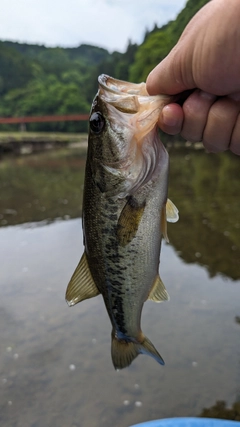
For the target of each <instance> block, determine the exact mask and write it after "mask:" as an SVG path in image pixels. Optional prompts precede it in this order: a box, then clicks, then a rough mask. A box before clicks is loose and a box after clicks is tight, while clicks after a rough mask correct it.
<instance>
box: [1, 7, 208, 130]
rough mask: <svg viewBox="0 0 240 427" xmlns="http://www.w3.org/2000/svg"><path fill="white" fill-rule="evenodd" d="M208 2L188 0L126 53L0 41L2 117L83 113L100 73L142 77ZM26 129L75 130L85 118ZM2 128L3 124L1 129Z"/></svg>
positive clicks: (85, 110)
mask: <svg viewBox="0 0 240 427" xmlns="http://www.w3.org/2000/svg"><path fill="white" fill-rule="evenodd" d="M207 2H208V0H188V2H187V4H186V7H185V8H184V9H183V10H182V11H181V12H180V14H179V15H178V16H177V18H176V20H175V21H171V22H169V23H168V24H166V25H164V26H163V27H162V28H158V27H157V26H156V25H155V27H154V29H153V30H152V31H150V32H148V31H147V32H146V34H145V37H144V41H143V43H142V44H141V45H140V46H138V45H136V44H132V43H131V41H129V44H128V47H127V49H126V52H125V53H119V52H113V53H112V54H110V53H109V52H108V51H107V50H105V49H102V48H99V47H97V46H90V45H80V46H79V47H76V48H46V47H45V46H38V45H28V44H20V43H14V42H9V41H4V42H3V41H2V42H1V41H0V116H2V117H8V116H31V115H32V116H33V115H44V114H71V113H87V112H88V111H89V109H90V106H91V102H92V99H93V96H94V94H95V92H96V90H97V76H98V75H99V74H101V73H106V74H109V75H112V76H114V77H116V78H119V79H123V80H130V81H135V82H139V81H144V80H145V79H146V76H147V75H148V73H149V71H150V70H151V69H152V68H153V67H154V66H155V65H156V64H157V63H158V62H159V61H160V60H162V59H163V58H164V57H165V56H166V55H167V53H168V52H169V50H170V49H171V48H172V47H173V46H174V44H175V43H176V41H177V40H178V38H179V36H180V35H181V33H182V31H183V29H184V27H185V26H186V24H187V23H188V21H189V20H190V19H191V17H192V16H193V15H194V14H195V13H196V12H197V10H199V9H200V7H202V6H203V5H204V4H205V3H207ZM156 12H157V11H156ZM28 128H29V129H32V130H55V131H61V130H62V131H75V132H76V131H81V130H86V123H84V122H80V123H76V122H75V123H71V122H69V123H61V122H59V123H41V124H31V125H29V126H28ZM4 129H7V127H6V126H5V127H3V126H2V127H1V128H0V130H4ZM8 129H13V128H12V127H11V128H10V127H8Z"/></svg>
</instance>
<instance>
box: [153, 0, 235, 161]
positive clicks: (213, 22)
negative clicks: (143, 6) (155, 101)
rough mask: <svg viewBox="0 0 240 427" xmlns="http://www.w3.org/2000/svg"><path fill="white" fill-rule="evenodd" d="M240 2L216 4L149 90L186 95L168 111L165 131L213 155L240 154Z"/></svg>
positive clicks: (193, 25)
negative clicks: (228, 151)
mask: <svg viewBox="0 0 240 427" xmlns="http://www.w3.org/2000/svg"><path fill="white" fill-rule="evenodd" d="M239 16H240V2H239V0H229V1H228V3H227V5H226V2H225V1H224V0H212V1H211V2H210V3H208V4H207V5H206V6H204V7H203V8H202V9H201V10H200V11H199V12H198V13H197V14H196V15H195V16H194V18H193V19H192V20H191V21H190V22H189V24H188V25H187V27H186V28H185V30H184V32H183V34H182V36H181V38H180V39H179V41H178V43H177V44H176V46H175V47H174V48H173V49H172V51H171V52H170V53H169V55H168V56H167V57H166V58H165V59H164V60H163V61H162V62H161V63H160V64H158V65H157V67H156V68H155V69H154V70H153V71H152V72H151V73H150V74H149V76H148V79H147V90H148V92H149V93H150V94H151V95H155V94H158V93H165V94H170V95H171V94H172V95H176V94H181V93H182V92H183V93H184V92H185V91H187V90H191V93H190V95H187V98H186V100H185V101H184V103H183V105H182V107H181V106H180V105H179V104H177V103H172V104H169V105H167V106H165V107H164V108H163V110H162V113H161V115H160V117H159V126H160V127H161V128H162V130H163V131H164V132H166V133H169V134H172V135H174V134H177V133H181V135H182V136H183V137H184V138H185V139H187V140H189V141H193V142H194V141H200V140H202V141H203V144H204V145H205V147H206V149H207V150H208V151H212V152H218V151H224V150H227V149H230V150H231V151H232V152H234V153H235V154H238V155H240V114H239V113H240V55H239V52H240V26H239Z"/></svg>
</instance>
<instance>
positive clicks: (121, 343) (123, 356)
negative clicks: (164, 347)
mask: <svg viewBox="0 0 240 427" xmlns="http://www.w3.org/2000/svg"><path fill="white" fill-rule="evenodd" d="M139 354H147V355H149V356H151V357H153V358H154V359H155V360H156V361H157V362H158V363H160V364H161V365H164V360H163V359H162V357H161V356H160V354H159V353H158V351H157V350H156V348H155V347H154V345H153V344H152V343H151V341H150V340H149V339H148V338H147V337H144V336H143V341H142V342H141V343H140V342H138V341H134V340H130V339H129V338H128V339H126V340H124V339H118V338H117V337H116V335H115V333H114V331H113V333H112V362H113V366H114V368H115V369H123V368H126V367H127V366H129V365H131V363H132V361H133V360H134V359H136V357H137V356H138V355H139Z"/></svg>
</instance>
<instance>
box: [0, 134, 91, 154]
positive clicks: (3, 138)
mask: <svg viewBox="0 0 240 427" xmlns="http://www.w3.org/2000/svg"><path fill="white" fill-rule="evenodd" d="M70 144H71V145H72V144H74V145H76V144H77V145H83V146H84V145H87V134H86V133H63V132H58V133H55V132H0V155H3V154H6V153H13V154H16V155H24V154H31V153H34V152H39V151H44V150H50V149H53V148H57V147H64V146H68V145H70Z"/></svg>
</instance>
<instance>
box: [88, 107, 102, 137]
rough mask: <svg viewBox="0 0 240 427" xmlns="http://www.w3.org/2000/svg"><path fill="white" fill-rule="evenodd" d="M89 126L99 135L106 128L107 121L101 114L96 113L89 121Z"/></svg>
mask: <svg viewBox="0 0 240 427" xmlns="http://www.w3.org/2000/svg"><path fill="white" fill-rule="evenodd" d="M89 124H90V128H91V130H92V131H93V132H94V133H96V134H98V133H100V132H101V131H102V130H103V128H104V125H105V119H104V117H103V115H102V114H101V113H99V112H95V113H93V114H92V115H91V117H90V120H89Z"/></svg>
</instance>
